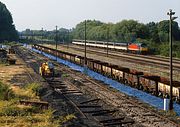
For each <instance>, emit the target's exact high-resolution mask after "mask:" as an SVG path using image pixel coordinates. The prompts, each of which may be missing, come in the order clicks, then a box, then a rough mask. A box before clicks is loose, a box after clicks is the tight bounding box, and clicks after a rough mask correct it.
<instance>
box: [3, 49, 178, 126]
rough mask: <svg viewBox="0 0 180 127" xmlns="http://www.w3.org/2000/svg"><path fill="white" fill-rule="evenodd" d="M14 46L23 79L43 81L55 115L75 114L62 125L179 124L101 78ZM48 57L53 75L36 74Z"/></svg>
mask: <svg viewBox="0 0 180 127" xmlns="http://www.w3.org/2000/svg"><path fill="white" fill-rule="evenodd" d="M58 48H59V49H61V48H60V47H58ZM63 48H64V47H62V49H63ZM14 49H15V51H16V56H17V57H16V59H18V61H19V60H20V61H24V64H26V66H27V69H25V73H26V75H27V76H28V77H29V79H26V81H31V82H32V81H36V82H40V83H41V84H42V86H43V88H42V89H41V91H40V96H41V100H42V101H46V102H48V103H49V105H50V107H51V108H53V109H54V110H55V112H54V116H55V118H56V117H57V116H62V117H63V116H67V115H69V114H73V115H74V116H73V117H72V118H71V119H70V120H68V121H67V122H64V123H63V124H62V126H83V127H84V126H87V127H91V126H92V127H95V126H97V127H100V126H112V127H113V126H124V127H133V126H134V127H141V126H142V127H143V126H144V127H162V126H163V127H179V123H180V120H179V117H175V116H171V115H169V114H168V113H165V112H163V111H162V110H158V109H156V108H153V107H152V106H149V105H148V104H146V103H143V102H142V101H140V100H138V99H136V98H134V97H131V96H128V95H126V94H124V93H121V92H119V91H117V90H116V89H114V88H112V87H110V86H109V85H107V84H105V83H103V82H102V81H98V80H95V79H92V78H91V77H89V76H87V75H85V74H83V73H81V72H80V71H75V70H73V69H71V68H69V67H67V66H66V65H63V64H60V63H57V62H56V61H54V60H50V59H48V58H47V57H45V56H43V55H42V54H41V53H36V52H33V51H32V50H31V49H28V48H24V47H22V46H17V47H15V48H14ZM67 49H68V48H67ZM69 49H70V47H69ZM52 51H53V50H52ZM44 52H45V49H44ZM74 53H75V52H74ZM89 56H90V55H89ZM66 58H67V56H66ZM70 59H73V58H70ZM107 59H109V58H107ZM47 60H48V61H51V62H52V63H53V64H54V65H55V76H54V78H45V79H43V78H41V77H40V75H38V73H39V72H38V71H39V70H38V69H39V66H40V64H41V63H42V62H44V61H47ZM21 63H22V62H21ZM21 63H20V64H21ZM17 66H18V64H17ZM14 67H16V66H14ZM23 68H26V67H23ZM31 68H32V69H33V71H32V69H31ZM4 71H5V70H4ZM19 78H22V77H19ZM16 80H17V79H16ZM19 85H23V83H21V84H19Z"/></svg>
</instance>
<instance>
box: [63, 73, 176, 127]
mask: <svg viewBox="0 0 180 127" xmlns="http://www.w3.org/2000/svg"><path fill="white" fill-rule="evenodd" d="M63 71H65V70H63ZM66 71H67V70H66ZM68 71H69V73H70V74H71V77H75V78H76V81H77V82H79V83H80V84H83V85H79V84H77V85H76V86H77V87H79V88H80V89H81V90H82V91H83V90H85V92H88V93H91V94H93V95H94V96H97V97H99V98H101V99H102V100H104V101H106V102H107V103H109V104H111V105H112V106H114V107H115V108H116V109H118V110H120V111H122V112H124V113H126V115H127V116H128V117H130V118H132V119H134V120H136V121H138V122H140V123H141V124H142V125H143V126H145V127H161V126H163V127H170V126H171V127H173V126H174V127H178V126H179V125H178V124H176V123H174V122H172V121H170V120H169V119H167V118H165V117H162V116H160V115H158V114H156V113H155V112H152V111H151V110H148V109H146V108H145V107H143V106H141V104H142V103H141V102H139V101H138V100H134V98H130V97H128V96H126V95H125V94H122V93H119V92H114V91H111V90H109V88H107V87H106V86H104V85H102V84H100V83H97V82H95V81H94V80H92V79H91V78H89V77H86V76H83V75H81V74H80V76H78V75H77V73H76V74H74V73H73V71H71V70H68ZM82 77H83V78H82Z"/></svg>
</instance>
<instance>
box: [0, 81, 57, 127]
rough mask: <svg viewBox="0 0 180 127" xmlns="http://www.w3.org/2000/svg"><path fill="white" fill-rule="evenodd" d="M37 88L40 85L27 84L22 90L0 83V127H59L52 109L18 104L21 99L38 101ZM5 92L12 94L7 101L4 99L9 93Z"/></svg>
mask: <svg viewBox="0 0 180 127" xmlns="http://www.w3.org/2000/svg"><path fill="white" fill-rule="evenodd" d="M39 88H40V85H39V84H37V83H32V84H28V85H26V86H25V87H23V88H20V87H17V86H13V87H10V86H8V85H4V84H3V83H0V98H1V99H0V127H4V126H6V127H59V126H60V122H59V119H54V118H53V113H54V111H53V110H52V109H41V108H40V107H35V106H28V105H21V104H20V103H19V100H21V99H27V100H28V99H29V100H32V99H39V97H38V96H37V94H38V91H39ZM7 91H11V92H12V93H13V94H12V95H13V96H9V97H8V98H9V99H6V97H5V96H6V95H7V93H9V92H7ZM9 95H10V94H9ZM10 97H11V99H10Z"/></svg>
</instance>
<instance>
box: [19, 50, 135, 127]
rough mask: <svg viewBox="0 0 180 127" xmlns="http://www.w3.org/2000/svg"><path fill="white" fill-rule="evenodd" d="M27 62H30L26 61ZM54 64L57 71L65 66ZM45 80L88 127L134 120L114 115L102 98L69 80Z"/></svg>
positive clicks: (32, 56) (27, 55)
mask: <svg viewBox="0 0 180 127" xmlns="http://www.w3.org/2000/svg"><path fill="white" fill-rule="evenodd" d="M17 54H18V55H19V56H20V57H21V58H22V59H24V60H26V61H34V62H35V60H34V59H35V58H36V59H39V58H38V57H37V56H39V55H37V54H35V53H34V52H30V51H29V52H28V53H27V52H26V53H24V52H22V50H21V51H19V50H17ZM40 59H43V58H40ZM36 62H37V63H36ZM36 62H35V64H36V65H38V64H39V63H38V61H36ZM52 62H53V61H52ZM28 64H30V62H28ZM55 65H56V66H58V68H61V69H60V70H58V71H59V72H63V70H62V69H64V68H65V66H62V65H59V64H57V63H55ZM30 66H31V67H32V68H33V69H34V70H36V68H34V66H33V65H32V64H30ZM65 73H66V72H65ZM31 77H32V76H31ZM46 82H47V83H48V84H49V85H50V87H51V88H52V89H53V91H54V92H56V94H59V95H61V96H63V97H64V98H65V99H66V101H68V103H69V104H71V105H72V106H73V107H74V108H75V109H76V110H77V111H78V112H79V113H80V117H81V119H83V120H85V122H86V123H87V124H88V125H90V127H91V126H92V127H102V126H112V127H116V126H122V125H126V126H131V125H133V124H134V120H132V119H128V118H127V117H126V116H121V117H118V116H117V115H116V116H114V115H113V113H115V112H117V110H114V109H112V108H109V107H108V106H106V103H105V102H104V101H103V100H101V99H99V98H97V97H92V96H89V95H86V93H83V92H81V90H80V89H79V88H78V87H76V86H75V85H74V84H73V83H72V82H71V81H64V82H62V78H61V77H55V78H54V79H53V80H52V79H51V78H46ZM57 99H58V98H57ZM136 124H137V123H136Z"/></svg>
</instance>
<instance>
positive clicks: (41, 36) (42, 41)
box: [41, 28, 43, 43]
mask: <svg viewBox="0 0 180 127" xmlns="http://www.w3.org/2000/svg"><path fill="white" fill-rule="evenodd" d="M41 32H42V33H41V41H42V43H43V28H42V30H41Z"/></svg>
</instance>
